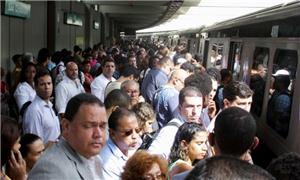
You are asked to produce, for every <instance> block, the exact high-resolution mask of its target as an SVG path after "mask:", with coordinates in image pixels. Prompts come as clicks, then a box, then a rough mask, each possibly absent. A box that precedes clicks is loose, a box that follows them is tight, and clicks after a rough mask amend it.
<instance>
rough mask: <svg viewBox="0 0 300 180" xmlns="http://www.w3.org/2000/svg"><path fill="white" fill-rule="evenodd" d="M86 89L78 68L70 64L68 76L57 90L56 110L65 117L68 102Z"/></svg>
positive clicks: (67, 71) (67, 69) (74, 64)
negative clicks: (79, 77)
mask: <svg viewBox="0 0 300 180" xmlns="http://www.w3.org/2000/svg"><path fill="white" fill-rule="evenodd" d="M84 92H85V91H84V88H83V86H82V84H81V83H80V81H79V79H78V66H77V64H76V63H75V62H69V63H67V66H66V76H64V79H63V80H62V81H61V82H60V83H58V85H57V86H56V88H55V108H56V110H57V112H58V113H59V115H60V117H63V115H64V113H65V110H66V106H67V103H68V101H69V100H70V99H71V98H72V97H74V96H75V95H77V94H80V93H84Z"/></svg>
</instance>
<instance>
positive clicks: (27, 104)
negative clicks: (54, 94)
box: [20, 101, 31, 119]
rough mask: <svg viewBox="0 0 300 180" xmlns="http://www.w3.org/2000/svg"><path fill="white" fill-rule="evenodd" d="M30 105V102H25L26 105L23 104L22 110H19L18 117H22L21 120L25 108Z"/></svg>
mask: <svg viewBox="0 0 300 180" xmlns="http://www.w3.org/2000/svg"><path fill="white" fill-rule="evenodd" d="M30 104H31V101H27V102H26V103H24V104H23V106H22V108H21V109H20V116H21V117H22V119H23V116H24V114H25V111H26V110H27V108H28V106H29V105H30Z"/></svg>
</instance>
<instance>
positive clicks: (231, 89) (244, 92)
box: [223, 81, 253, 102]
mask: <svg viewBox="0 0 300 180" xmlns="http://www.w3.org/2000/svg"><path fill="white" fill-rule="evenodd" d="M252 95H253V91H252V90H251V89H250V87H249V86H248V85H247V84H246V83H244V82H240V81H232V82H230V83H229V84H228V85H226V86H224V90H223V96H224V98H223V99H227V100H228V101H230V102H232V101H234V100H236V96H238V97H240V98H249V97H251V96H252Z"/></svg>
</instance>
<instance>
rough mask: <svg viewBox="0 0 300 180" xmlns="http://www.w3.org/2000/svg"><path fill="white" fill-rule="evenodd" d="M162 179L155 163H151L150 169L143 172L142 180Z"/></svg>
mask: <svg viewBox="0 0 300 180" xmlns="http://www.w3.org/2000/svg"><path fill="white" fill-rule="evenodd" d="M162 178H163V177H162V173H161V170H160V167H159V165H158V164H157V163H153V165H152V167H151V169H150V170H148V171H147V172H145V174H143V176H142V179H143V180H159V179H162Z"/></svg>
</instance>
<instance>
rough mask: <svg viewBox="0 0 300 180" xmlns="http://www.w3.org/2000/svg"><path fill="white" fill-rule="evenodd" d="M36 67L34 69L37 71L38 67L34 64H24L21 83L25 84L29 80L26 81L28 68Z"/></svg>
mask: <svg viewBox="0 0 300 180" xmlns="http://www.w3.org/2000/svg"><path fill="white" fill-rule="evenodd" d="M31 66H32V67H34V69H35V70H36V66H35V64H34V63H32V62H28V63H26V64H23V67H22V70H21V75H20V82H25V81H26V80H27V79H26V76H25V74H26V71H27V68H28V67H31Z"/></svg>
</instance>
